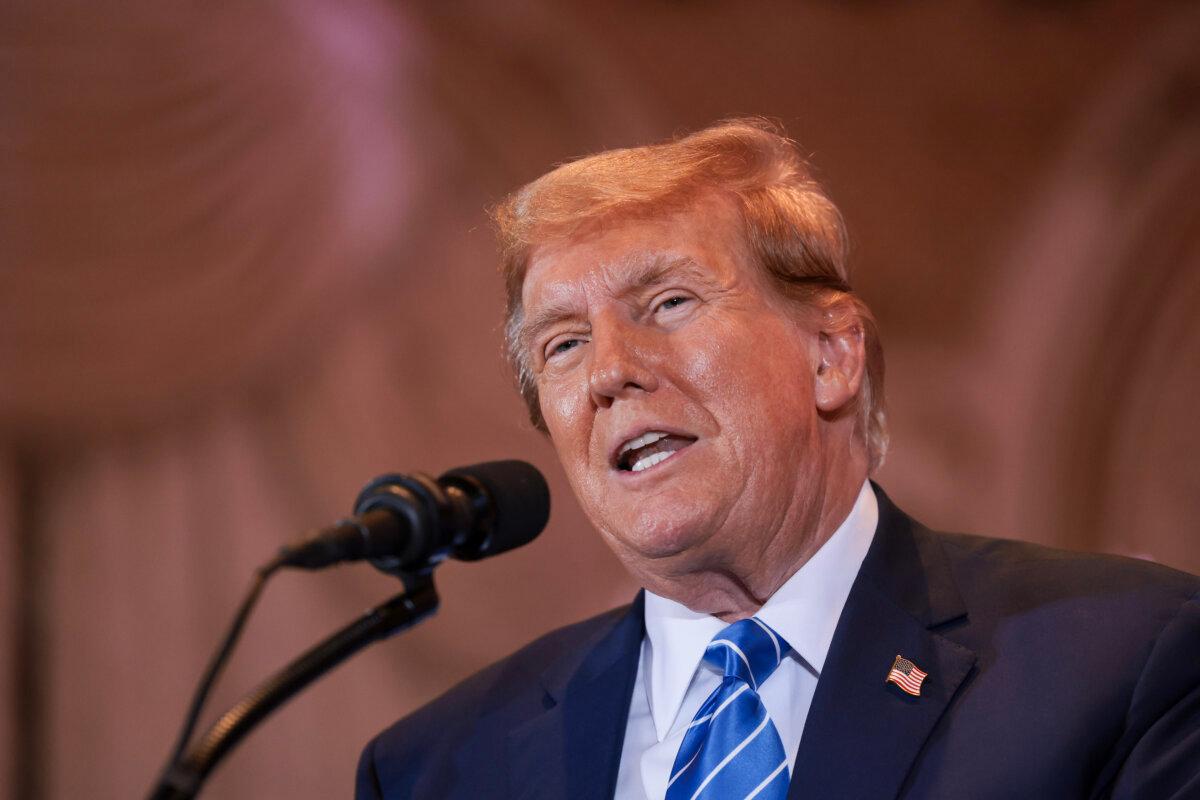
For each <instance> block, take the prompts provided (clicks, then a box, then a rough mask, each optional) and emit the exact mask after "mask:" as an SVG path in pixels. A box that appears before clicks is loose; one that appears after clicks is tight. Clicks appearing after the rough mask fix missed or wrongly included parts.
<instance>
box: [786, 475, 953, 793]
mask: <svg viewBox="0 0 1200 800" xmlns="http://www.w3.org/2000/svg"><path fill="white" fill-rule="evenodd" d="M875 490H876V495H877V497H878V499H879V527H878V529H877V531H876V535H875V539H874V541H873V542H872V544H871V548H870V550H869V552H868V553H867V557H866V559H865V560H864V561H863V565H862V568H861V569H860V570H859V574H858V577H857V578H856V579H855V582H854V586H853V588H852V589H851V591H850V596H849V598H848V599H847V601H846V607H845V609H844V610H843V612H842V616H841V619H840V620H839V621H838V626H837V631H836V632H835V634H834V637H833V642H832V644H831V646H830V649H829V656H828V657H827V658H826V660H825V666H824V669H823V670H822V673H821V678H820V681H819V682H818V684H817V691H816V694H815V695H814V697H813V702H812V706H811V708H810V710H809V714H808V719H807V721H806V723H805V726H804V736H803V738H802V739H801V742H800V749H799V752H798V754H797V757H796V766H795V769H794V770H793V773H792V783H791V790H790V794H789V798H791V799H792V800H800V799H801V798H813V797H820V798H822V799H823V800H835V799H836V798H863V797H870V798H873V799H874V798H892V797H895V796H896V795H897V794H898V792H899V791H900V788H901V786H902V784H903V782H904V779H905V776H906V775H907V774H908V773H909V771H910V769H911V768H912V765H913V762H914V761H915V760H916V758H917V755H918V754H919V753H920V750H921V747H922V745H923V744H924V742H925V740H926V738H927V737H928V736H929V734H930V732H931V731H932V730H933V728H934V726H935V725H936V724H937V721H938V719H939V718H940V717H941V716H942V713H943V712H944V711H945V710H946V708H947V707H948V706H949V704H950V703H951V702H952V700H953V698H954V695H955V692H956V691H957V690H958V688H959V686H960V685H961V684H962V683H963V681H964V680H965V679H966V678H967V676H968V674H969V673H970V671H971V668H972V666H973V665H974V663H975V654H974V653H973V652H971V651H970V650H967V649H966V648H964V647H962V646H960V645H958V644H955V643H954V642H951V641H950V640H948V639H946V638H944V637H942V636H941V635H939V634H938V633H937V629H938V628H939V627H941V626H944V625H947V624H948V623H950V622H952V621H956V620H962V619H963V618H964V617H965V615H966V609H965V608H964V606H963V603H962V599H961V596H960V595H959V593H958V589H957V587H956V586H955V583H954V580H953V577H952V575H951V573H950V568H949V564H948V563H947V561H946V556H945V554H944V552H943V551H942V549H941V544H940V542H939V541H938V540H937V538H936V537H935V536H933V535H932V534H931V533H929V531H926V530H925V529H923V528H922V527H921V526H920V525H918V524H917V523H915V522H914V521H913V520H911V519H909V518H908V517H907V516H905V515H904V514H903V512H901V511H899V510H898V509H897V508H896V507H895V506H894V505H892V503H891V501H890V500H889V499H888V498H887V496H886V495H884V494H883V492H882V490H880V489H879V488H878V487H875ZM897 655H902V656H904V657H905V658H907V659H909V660H910V661H912V662H914V663H915V664H916V665H917V666H918V667H919V668H920V669H922V670H924V671H925V672H927V673H928V677H927V678H926V679H925V681H924V683H923V685H922V687H921V694H920V696H919V697H911V696H909V695H907V694H905V693H904V692H902V691H900V690H899V688H898V687H896V686H894V685H891V684H888V683H886V682H885V678H886V676H887V673H888V670H889V669H890V668H891V666H892V662H893V660H894V659H895V657H896V656H897Z"/></svg>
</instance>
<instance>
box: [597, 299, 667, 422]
mask: <svg viewBox="0 0 1200 800" xmlns="http://www.w3.org/2000/svg"><path fill="white" fill-rule="evenodd" d="M652 339H653V336H652V334H649V333H647V332H645V331H639V330H638V326H637V325H636V323H633V322H631V321H625V322H622V321H620V320H617V319H612V318H610V319H607V320H593V323H592V341H591V345H590V347H589V351H590V353H589V355H590V358H591V363H590V365H589V367H590V369H589V371H588V389H589V391H590V392H591V395H592V402H593V403H594V404H595V405H596V407H597V408H608V407H609V406H611V405H612V404H613V401H615V400H618V399H622V398H629V397H634V396H636V395H638V394H642V393H648V392H653V391H655V390H656V389H658V376H657V374H656V371H655V369H654V367H653V364H654V363H655V361H656V360H657V359H655V357H654V343H653V341H651V340H652Z"/></svg>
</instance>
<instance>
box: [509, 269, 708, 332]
mask: <svg viewBox="0 0 1200 800" xmlns="http://www.w3.org/2000/svg"><path fill="white" fill-rule="evenodd" d="M606 266H607V265H606ZM612 266H628V267H630V268H631V269H630V271H627V272H624V273H623V274H622V275H621V278H620V279H619V280H618V279H616V278H614V277H613V276H612V275H611V274H610V275H606V277H605V282H606V283H607V284H608V288H609V291H610V292H611V293H612V294H613V295H614V296H616V297H621V298H625V297H629V296H630V295H633V294H637V293H638V292H641V291H644V290H645V289H650V288H653V287H655V286H659V285H661V284H663V283H666V282H667V280H669V279H670V278H673V277H677V276H681V277H686V278H691V279H693V280H695V281H698V282H701V283H705V284H711V283H712V278H711V277H710V276H709V275H708V274H707V272H706V271H705V270H704V269H703V268H702V267H701V266H700V265H699V264H697V263H696V261H695V259H693V258H692V257H691V256H681V255H670V254H666V253H631V254H630V255H628V256H626V257H625V258H623V259H621V261H619V262H617V263H616V264H613V265H612ZM578 317H579V313H578V310H577V309H576V307H575V306H574V305H573V304H572V303H570V302H569V301H565V300H556V301H552V302H550V303H549V304H547V305H545V306H543V307H542V308H540V309H538V312H537V313H536V314H534V315H533V316H532V317H530V318H529V319H528V320H527V321H526V322H525V323H524V324H523V325H521V330H520V334H519V335H518V341H519V342H520V343H521V347H522V349H524V348H526V347H528V346H529V344H530V343H531V342H533V341H535V340H536V339H538V338H539V337H540V336H541V335H542V334H543V333H544V332H545V331H546V329H548V328H552V327H554V326H555V325H558V324H559V323H561V322H563V321H566V320H571V319H577V318H578Z"/></svg>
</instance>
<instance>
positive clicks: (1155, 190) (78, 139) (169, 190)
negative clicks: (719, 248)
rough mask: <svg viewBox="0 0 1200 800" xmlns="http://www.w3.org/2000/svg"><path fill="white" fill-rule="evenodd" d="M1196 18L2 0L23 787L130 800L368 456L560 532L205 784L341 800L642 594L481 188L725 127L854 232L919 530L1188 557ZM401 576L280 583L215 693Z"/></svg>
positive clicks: (1142, 7) (9, 604) (452, 577)
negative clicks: (499, 466) (806, 171)
mask: <svg viewBox="0 0 1200 800" xmlns="http://www.w3.org/2000/svg"><path fill="white" fill-rule="evenodd" d="M1197 12H1200V8H1198V7H1197V6H1196V5H1195V4H1192V3H1185V2H1176V3H1172V2H1161V3H1144V2H1132V1H1130V2H1118V1H1116V0H1113V1H1112V2H1101V1H1100V0H1058V1H1057V2H1055V1H1052V0H1041V1H1040V2H1039V1H1037V0H975V1H974V2H961V0H955V1H954V2H951V1H950V0H941V1H936V0H926V1H921V2H908V3H899V2H882V1H877V2H866V1H865V0H863V1H860V2H832V1H831V0H814V2H809V3H803V4H801V3H795V2H778V3H766V2H744V3H734V2H721V1H719V0H674V1H672V2H668V1H667V0H656V1H654V2H633V1H632V0H626V1H625V2H621V1H620V0H617V1H616V2H610V3H603V4H601V3H596V4H585V3H561V2H551V0H513V1H512V2H507V3H492V2H484V1H483V0H474V1H470V0H463V1H462V2H451V3H441V2H432V1H429V2H399V1H398V0H394V1H393V2H387V0H261V1H260V2H226V3H195V2H187V3H184V2H165V3H164V2H141V1H130V2H124V3H119V4H117V3H83V2H62V1H61V0H36V1H35V0H5V2H4V3H3V6H0V148H2V149H0V159H2V160H0V623H2V624H0V653H2V654H3V658H2V659H0V794H3V793H6V794H7V796H8V797H12V798H20V799H21V800H43V799H44V798H56V799H57V798H75V797H89V798H128V797H139V796H142V795H143V794H144V793H145V792H146V791H147V790H148V789H149V787H150V786H151V784H152V783H153V781H154V779H155V778H156V775H157V772H158V770H159V768H160V766H161V763H162V760H163V759H164V757H165V756H166V753H167V751H168V749H169V747H170V744H171V741H172V739H173V737H174V734H175V732H176V729H177V726H178V724H179V722H180V720H181V718H182V715H183V712H184V709H185V706H186V702H187V700H188V697H189V695H190V692H191V690H192V688H193V686H194V685H195V682H196V680H197V679H198V677H199V675H200V672H201V670H202V668H203V665H204V663H205V661H206V660H207V658H208V656H209V654H210V652H211V651H212V649H213V647H214V646H215V645H216V643H217V640H218V638H219V636H220V635H221V633H222V631H223V630H224V628H225V626H226V624H227V622H228V620H229V618H230V616H231V614H232V613H233V611H234V607H235V605H236V603H237V601H238V599H239V597H240V595H241V593H242V592H243V590H244V589H245V587H246V586H247V584H248V582H249V580H250V577H251V574H252V571H253V569H254V567H255V566H256V565H257V564H259V563H261V562H262V561H264V560H266V559H267V558H268V557H269V556H270V555H271V554H272V553H273V552H274V550H275V549H276V548H277V547H278V546H279V544H281V543H282V542H284V541H286V540H289V539H292V538H294V537H295V536H296V535H297V534H298V533H299V532H300V531H301V530H303V529H305V528H308V527H310V526H313V525H315V524H318V523H324V522H327V521H331V520H333V519H335V518H337V517H340V516H342V515H344V514H345V513H346V512H348V511H349V509H350V505H351V503H352V501H353V498H354V496H355V495H356V493H357V491H358V489H359V487H360V486H361V485H362V484H363V483H365V482H366V481H367V480H368V479H369V478H371V477H372V476H374V475H375V474H377V473H381V472H386V471H412V470H425V471H429V472H434V473H440V472H441V471H442V470H445V469H447V468H450V467H453V466H457V465H460V464H466V463H472V462H476V461H482V460H487V459H493V458H504V457H519V458H525V459H528V460H530V461H533V462H534V463H536V464H538V465H539V466H540V467H542V468H543V469H544V471H545V472H546V473H547V475H548V476H549V477H550V481H551V484H552V490H553V492H554V511H553V516H552V519H551V524H550V527H549V529H548V531H547V532H546V534H544V535H543V536H542V538H541V539H540V540H538V541H537V542H536V543H534V544H533V545H532V546H530V547H528V548H526V549H524V550H522V551H519V552H516V553H513V554H511V555H507V556H505V557H503V558H500V559H496V560H495V561H490V562H486V563H481V564H473V565H462V564H449V565H447V566H445V567H444V568H442V570H441V572H440V588H441V591H442V595H443V609H442V612H441V613H440V615H439V616H438V617H436V618H435V619H434V620H432V621H431V622H429V623H427V624H425V625H424V626H423V627H421V628H420V629H418V630H416V631H415V632H413V633H411V634H409V635H406V636H403V637H401V638H398V639H394V640H392V641H389V642H387V643H384V644H382V645H377V646H376V647H375V648H373V649H372V650H370V651H368V652H367V653H365V654H363V655H361V656H359V657H358V658H356V659H355V660H354V661H352V662H350V663H348V664H347V665H345V666H343V667H342V668H341V669H340V670H338V671H337V672H336V673H334V674H333V675H331V676H330V677H328V678H327V679H325V680H324V681H323V682H321V683H320V684H318V685H316V686H315V687H314V688H312V689H310V690H309V691H308V692H306V693H305V694H304V695H303V696H301V697H300V698H299V699H298V700H296V701H295V702H293V703H292V704H291V705H289V706H287V707H286V708H285V709H283V710H282V711H281V712H279V713H278V714H277V715H276V716H275V717H273V718H272V719H270V720H269V721H268V722H267V723H266V725H265V726H264V727H263V728H261V729H260V730H258V731H257V732H256V733H254V734H253V735H252V736H251V738H250V739H249V740H248V741H247V742H246V743H245V744H244V745H243V746H242V748H241V749H240V750H238V751H237V752H236V753H235V754H234V755H233V756H232V757H231V758H229V759H228V760H227V761H226V762H225V763H224V764H223V765H222V767H221V768H220V769H219V771H218V772H217V773H216V774H215V776H214V778H213V780H212V781H211V783H210V784H209V787H208V790H207V792H206V795H205V796H210V797H224V798H297V799H300V800H303V799H305V798H332V797H348V796H349V795H350V794H351V792H352V781H353V772H354V766H355V762H356V759H357V754H358V751H359V749H360V748H361V747H362V745H363V744H364V743H365V742H366V741H367V739H368V738H370V737H371V736H372V735H373V734H374V733H376V732H377V731H378V730H380V729H381V728H383V727H384V726H386V725H387V724H389V723H390V722H391V721H393V720H394V719H396V718H398V717H400V716H402V715H403V714H405V713H407V712H408V711H410V710H412V709H413V708H415V707H416V706H417V705H418V704H420V703H422V702H423V701H425V700H427V699H430V698H431V697H433V696H434V695H436V694H437V693H439V692H441V691H442V690H444V689H445V688H447V687H448V686H450V685H451V684H452V683H454V682H456V681H457V680H459V679H461V678H462V677H464V676H465V675H467V674H469V673H470V672H472V671H474V670H475V669H477V668H479V667H480V666H482V665H484V664H485V663H487V662H489V661H491V660H494V659H495V658H497V657H499V656H501V655H504V654H505V653H507V652H509V651H511V650H512V649H514V648H516V647H517V646H518V645H520V644H522V643H523V642H525V641H527V640H529V639H530V638H532V637H534V636H535V635H537V634H539V633H541V632H543V631H545V630H548V629H550V628H552V627H555V626H558V625H560V624H563V623H566V622H569V621H573V620H576V619H579V618H582V617H583V616H585V615H589V614H592V613H595V612H598V611H601V610H603V609H606V608H610V607H612V606H614V605H618V604H622V603H625V602H628V601H629V600H630V599H631V597H632V596H633V593H634V591H635V587H634V586H633V585H632V583H631V582H630V581H629V579H628V578H626V577H625V576H624V574H623V572H622V570H621V568H620V567H619V565H618V564H617V563H616V562H615V561H614V559H613V558H612V557H611V556H610V555H609V554H608V552H607V551H606V550H605V549H604V548H603V546H602V545H601V544H600V542H599V541H598V539H597V538H596V536H595V535H594V534H593V532H592V531H591V530H590V528H589V527H588V525H587V523H586V521H585V520H584V519H583V517H582V515H581V514H580V512H579V510H578V508H577V506H576V504H575V503H574V501H573V499H572V498H571V496H570V493H569V490H568V489H567V486H566V483H565V481H564V479H563V478H562V475H561V473H560V471H559V469H558V467H557V465H556V463H555V460H554V456H553V452H552V450H551V449H550V447H549V445H548V444H547V442H546V441H545V440H544V439H543V438H542V437H541V436H540V435H539V434H537V433H535V432H534V431H532V429H531V428H530V426H529V425H528V424H527V422H526V421H525V415H524V411H523V409H522V406H521V403H520V402H519V400H518V398H517V396H516V394H515V392H514V391H512V390H511V388H510V381H509V377H508V375H507V373H506V372H505V369H504V366H503V364H502V361H501V359H500V344H501V337H500V322H501V287H500V281H499V279H498V276H497V273H496V259H495V257H494V253H493V249H492V242H491V236H490V230H489V227H488V223H487V221H486V216H485V209H486V207H487V206H488V205H489V204H491V203H494V202H495V201H497V200H498V199H499V198H500V197H502V196H503V195H504V194H505V193H507V192H508V191H510V190H511V189H513V188H514V187H516V186H517V185H519V184H521V183H523V182H525V181H527V180H530V179H532V178H534V177H536V176H537V175H539V174H540V173H542V172H543V171H545V170H546V169H547V168H548V167H550V166H551V165H553V164H554V163H556V162H559V161H562V160H564V159H568V158H570V157H573V156H577V155H581V154H584V153H587V152H591V151H594V150H597V149H601V148H607V147H614V146H623V145H630V144H637V143H645V142H648V141H652V140H657V139H661V138H664V137H667V136H670V135H672V134H675V133H679V132H684V131H688V130H693V129H695V128H698V127H701V126H703V125H706V124H708V123H710V122H713V121H715V120H717V119H720V118H724V117H729V116H737V115H765V116H769V117H772V118H775V119H777V120H779V121H781V122H782V123H783V124H784V125H785V127H786V128H787V130H788V132H789V133H790V134H791V135H792V136H793V137H794V138H796V139H797V140H798V141H799V142H800V143H801V144H802V146H803V148H804V149H805V150H806V151H807V152H808V153H810V154H811V157H812V160H813V161H814V163H815V164H816V166H817V168H818V170H819V173H820V175H821V177H822V180H823V181H824V183H825V184H826V186H827V188H828V189H829V191H830V193H831V194H832V196H833V197H834V199H835V201H837V202H838V203H839V204H840V206H841V207H842V209H843V211H844V213H845V215H846V218H847V220H848V222H849V226H850V230H851V233H852V237H853V242H854V264H855V268H856V286H857V287H858V289H859V291H860V292H861V294H862V295H863V296H864V297H865V298H866V300H867V302H868V303H869V304H870V305H871V306H872V307H873V308H874V309H875V311H876V314H877V316H878V318H879V322H880V327H881V330H882V334H883V341H884V345H885V349H886V353H887V362H888V387H887V392H888V397H889V404H890V409H891V420H892V431H893V449H892V452H891V456H890V458H889V460H888V462H887V465H886V466H885V468H884V469H883V471H882V473H881V475H880V476H879V480H880V481H881V483H882V484H883V485H884V486H885V487H886V488H887V490H888V491H889V492H890V493H891V494H892V496H893V498H894V499H896V500H897V501H898V503H899V504H900V505H901V506H902V507H903V508H905V509H906V510H908V511H909V512H910V513H912V514H913V515H915V516H917V517H918V518H920V519H922V520H923V521H925V522H926V523H927V524H930V525H932V526H937V527H942V528H951V529H959V530H969V531H973V532H978V533H986V534H992V535H999V536H1010V537H1016V538H1022V539H1029V540H1033V541H1038V542H1044V543H1047V544H1052V545H1057V546H1062V547H1070V548H1080V549H1093V550H1106V551H1111V552H1117V553H1124V554H1130V555H1137V556H1140V557H1145V558H1151V559H1155V560H1158V561H1161V562H1163V563H1166V564H1169V565H1172V566H1176V567H1179V568H1183V569H1187V570H1190V571H1200V542H1198V541H1197V520H1198V519H1200V467H1198V466H1197V464H1196V454H1197V453H1198V452H1200V422H1198V419H1200V417H1198V416H1197V414H1196V412H1195V409H1194V404H1195V399H1196V396H1197V393H1198V392H1200V358H1198V357H1197V354H1198V353H1200V203H1198V202H1197V198H1196V192H1197V187H1198V186H1200V14H1198V13H1197ZM398 588H399V587H398V585H397V584H396V582H395V581H393V580H392V579H390V578H388V577H387V576H384V575H382V574H379V573H377V572H375V571H373V570H372V569H371V568H370V567H368V566H354V567H343V568H340V569H337V570H333V571H330V572H327V573H320V574H288V575H283V576H281V577H278V578H277V579H276V580H275V581H274V582H273V583H272V584H271V585H270V586H269V587H268V590H267V592H266V595H265V597H264V599H263V601H262V604H261V607H260V611H259V613H258V614H257V615H256V616H255V617H254V618H253V619H252V622H251V624H250V626H249V628H248V630H247V633H246V637H245V641H244V644H243V645H242V647H241V648H240V649H239V650H238V652H237V653H236V656H235V659H234V662H233V663H232V665H231V667H230V669H229V671H228V672H227V674H226V677H225V680H224V681H223V682H222V684H221V687H220V690H219V691H218V693H217V696H216V698H215V702H214V703H213V704H212V711H213V713H216V712H218V711H222V710H224V709H225V708H226V707H228V706H229V705H230V704H232V703H233V702H234V701H235V700H236V699H237V698H238V697H239V696H240V695H241V694H242V693H243V692H245V691H247V690H248V689H250V688H251V687H252V686H253V685H254V684H256V683H257V682H258V681H259V680H261V679H262V678H263V677H265V676H266V675H267V674H268V673H269V672H271V671H273V670H275V669H277V668H279V667H280V666H282V665H283V664H284V663H285V662H286V661H288V660H289V659H290V658H292V657H293V656H294V655H296V654H298V653H299V652H300V651H301V650H302V649H304V648H306V647H307V646H309V645H310V644H311V643H313V642H315V641H316V640H317V639H318V638H320V637H322V636H324V635H325V634H327V633H329V632H331V631H332V630H333V629H334V628H335V627H337V626H339V625H340V624H342V623H343V622H344V621H347V620H349V619H350V618H351V617H353V616H354V615H356V614H357V613H359V612H360V611H361V610H363V609H365V608H367V607H368V606H370V605H373V604H374V603H376V602H378V601H380V600H382V599H383V598H385V597H387V596H388V595H390V594H391V593H393V592H395V591H398ZM209 721H211V717H210V718H208V719H206V720H205V723H206V724H207V722H209Z"/></svg>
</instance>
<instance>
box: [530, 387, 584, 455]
mask: <svg viewBox="0 0 1200 800" xmlns="http://www.w3.org/2000/svg"><path fill="white" fill-rule="evenodd" d="M538 404H539V406H540V408H541V411H542V419H544V420H545V421H546V428H547V429H548V430H549V431H550V439H551V441H553V443H554V447H555V449H556V450H557V451H558V455H559V459H560V460H561V461H562V462H563V466H564V467H566V468H567V469H570V468H571V467H572V466H574V461H573V460H574V458H576V457H578V455H579V454H580V453H581V452H586V448H587V441H588V436H589V430H590V427H591V425H590V419H591V415H590V413H589V405H590V401H589V399H588V395H587V393H586V392H584V391H581V390H580V388H579V387H577V386H573V385H572V384H571V383H570V382H567V381H546V382H543V383H539V385H538Z"/></svg>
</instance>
